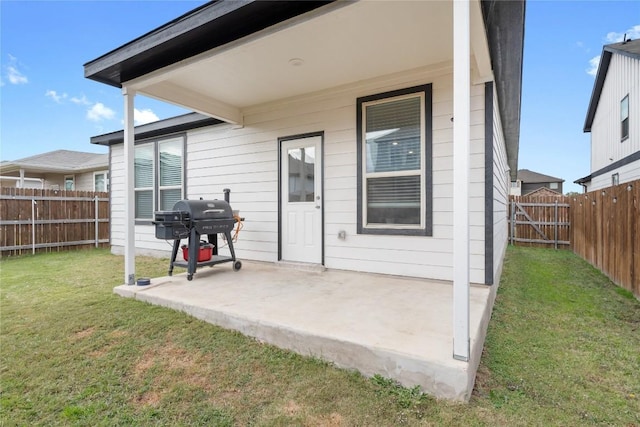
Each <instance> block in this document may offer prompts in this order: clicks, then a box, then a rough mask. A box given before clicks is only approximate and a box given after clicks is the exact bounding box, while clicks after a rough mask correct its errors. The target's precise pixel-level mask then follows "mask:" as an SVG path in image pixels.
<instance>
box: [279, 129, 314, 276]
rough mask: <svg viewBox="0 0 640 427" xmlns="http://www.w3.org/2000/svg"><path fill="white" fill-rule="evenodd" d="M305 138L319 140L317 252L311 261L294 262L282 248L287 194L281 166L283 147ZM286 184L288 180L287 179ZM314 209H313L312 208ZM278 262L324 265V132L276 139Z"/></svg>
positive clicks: (283, 169)
mask: <svg viewBox="0 0 640 427" xmlns="http://www.w3.org/2000/svg"><path fill="white" fill-rule="evenodd" d="M307 138H319V139H320V141H319V143H318V146H319V151H320V153H319V155H318V154H316V156H317V163H316V168H315V174H314V175H315V193H316V198H317V197H318V196H319V199H318V200H316V201H315V202H314V203H315V204H316V206H319V208H318V214H319V215H320V220H319V222H320V226H319V227H316V228H317V229H314V231H315V236H316V237H317V239H318V242H319V243H318V244H319V247H318V250H317V253H315V254H314V256H313V260H311V261H309V260H296V259H287V258H291V257H287V256H286V254H285V252H286V251H285V250H283V248H284V240H283V239H284V236H285V232H284V231H285V230H284V227H285V226H287V222H286V219H285V218H284V216H283V215H284V214H285V209H284V203H285V201H287V200H288V199H287V197H288V193H285V187H284V184H285V182H284V180H283V173H284V171H285V165H283V146H286V145H287V144H288V143H290V142H292V141H300V140H303V139H307ZM287 182H288V179H287ZM314 209H315V207H314ZM278 261H291V262H307V263H309V262H310V263H312V264H318V265H324V132H313V133H305V134H299V135H291V136H286V137H282V138H278Z"/></svg>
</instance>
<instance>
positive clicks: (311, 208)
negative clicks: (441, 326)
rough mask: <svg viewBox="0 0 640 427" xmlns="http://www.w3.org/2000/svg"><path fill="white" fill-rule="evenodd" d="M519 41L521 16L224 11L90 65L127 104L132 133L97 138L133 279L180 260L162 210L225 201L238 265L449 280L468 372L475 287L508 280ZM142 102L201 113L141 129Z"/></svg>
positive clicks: (368, 5) (488, 9) (400, 10)
mask: <svg viewBox="0 0 640 427" xmlns="http://www.w3.org/2000/svg"><path fill="white" fill-rule="evenodd" d="M247 16H252V17H256V16H259V17H260V19H264V22H257V23H256V22H253V21H251V20H246V17H247ZM223 18H224V19H223ZM523 30H524V3H522V2H499V1H495V2H494V1H483V2H481V1H477V0H471V1H469V2H447V1H445V2H406V3H395V2H369V1H361V2H326V3H322V4H320V3H314V2H284V3H275V2H245V3H239V2H226V1H221V2H212V3H209V4H207V5H204V6H202V7H201V8H198V9H196V10H194V11H193V12H190V13H189V14H187V15H185V16H183V17H181V18H180V19H177V20H175V21H172V22H171V23H169V24H167V25H165V26H163V27H161V28H159V29H157V30H155V31H152V32H151V33H149V34H147V35H145V36H142V37H141V38H139V39H136V40H134V41H132V42H130V43H128V44H127V45H125V46H123V47H121V48H118V49H116V50H114V51H112V52H109V53H108V54H106V55H104V56H102V57H100V58H98V59H96V60H94V61H92V62H90V63H88V64H85V75H86V76H87V77H88V78H91V79H94V80H97V81H100V82H103V83H107V84H110V85H113V86H116V87H121V88H122V91H123V96H124V102H125V129H124V131H122V132H116V133H113V134H107V135H101V136H96V137H94V138H92V142H93V143H97V144H104V145H109V146H110V153H111V190H112V199H111V200H112V204H111V206H112V207H111V209H112V212H111V221H112V222H111V233H112V234H111V243H112V250H113V251H114V252H116V253H124V254H125V264H126V271H125V282H126V283H129V284H133V279H134V275H135V270H134V264H133V262H132V261H133V257H134V253H139V254H156V253H161V254H164V255H167V254H168V253H169V251H170V249H171V247H170V245H168V244H167V242H166V241H163V240H158V239H156V238H155V236H154V226H153V225H152V223H151V220H152V218H151V213H152V212H153V211H155V210H163V209H171V204H172V203H173V202H174V201H175V200H179V199H180V198H189V199H195V198H200V197H202V198H204V199H212V198H222V195H223V189H225V188H229V189H230V190H231V205H232V207H233V209H235V210H239V211H240V212H241V216H242V217H244V218H246V222H245V223H244V228H243V230H242V233H241V237H240V240H239V241H238V243H237V244H236V245H235V250H236V254H237V256H238V257H239V258H241V259H251V260H260V261H267V262H278V261H289V262H305V263H312V264H318V265H323V266H324V267H326V268H329V269H344V270H354V271H361V272H372V273H383V274H394V275H403V276H411V277H422V278H429V279H437V280H445V281H452V282H453V290H454V300H455V302H454V305H455V307H454V324H455V330H456V336H455V337H454V358H456V359H460V360H468V357H469V354H468V351H469V350H468V288H469V285H470V283H476V284H488V285H490V284H493V283H494V282H497V281H498V279H499V275H500V270H501V266H502V259H503V256H504V253H505V248H506V244H507V221H506V215H507V214H506V210H507V199H508V193H509V183H510V181H511V180H512V179H514V178H515V172H516V170H517V153H518V137H519V119H520V88H521V72H522V46H523ZM231 33H232V34H231ZM223 35H224V37H223ZM203 38H205V39H206V40H208V42H209V43H210V45H207V46H205V47H201V48H200V49H202V50H200V51H195V50H194V51H187V50H188V49H187V48H186V46H191V47H192V46H195V45H196V43H194V40H200V41H202V40H203ZM218 39H220V40H218ZM191 47H190V48H189V49H191ZM193 49H196V48H195V47H194V48H193ZM506 51H508V52H509V54H508V55H505V54H504V52H506ZM507 56H508V58H507ZM136 93H141V94H145V95H148V96H152V97H155V98H158V99H163V100H166V101H167V102H172V103H175V104H178V105H182V106H184V107H187V108H190V109H192V110H193V111H196V112H197V113H193V114H189V115H186V116H181V117H176V118H173V119H169V120H167V121H162V122H157V123H153V124H149V125H145V126H140V127H138V128H136V129H135V130H134V127H133V122H132V111H133V97H134V96H135V94H136ZM400 150H402V151H400ZM169 156H171V159H173V160H171V161H169V160H167V158H169ZM176 156H177V157H176ZM303 158H304V159H305V162H304V163H305V167H304V168H300V170H303V169H304V171H305V172H304V173H305V175H307V178H306V181H307V182H305V187H304V188H301V187H300V186H298V187H296V189H293V188H290V186H291V187H292V186H293V185H294V183H297V184H300V180H299V179H298V178H299V176H298V178H296V176H297V175H295V171H294V173H288V172H289V169H296V167H294V166H291V165H293V164H295V163H296V162H295V161H293V160H297V161H298V163H299V161H300V160H301V159H303ZM163 159H164V160H163ZM176 159H178V160H177V161H175V160H176ZM292 159H293V160H292ZM163 162H164V163H163ZM143 164H144V165H147V166H141V165H143ZM135 165H137V169H136V166H135ZM150 165H152V166H150ZM163 165H164V166H163ZM144 167H147V168H148V169H147V170H148V171H152V170H153V171H155V172H153V173H148V174H142V173H141V172H140V171H141V170H142V169H143V168H144ZM149 168H151V169H149ZM159 168H165V171H166V176H167V177H168V176H172V177H173V181H171V180H170V179H168V178H167V182H164V183H162V182H159V181H161V180H162V179H163V178H161V177H162V176H165V175H164V173H163V172H161V171H158V170H159ZM136 170H137V173H138V174H137V175H136ZM310 170H314V173H313V176H312V177H311V174H310V173H309V171H310ZM141 174H142V175H144V177H142V175H141ZM153 176H155V177H156V178H155V181H154V179H153V178H152V177H153ZM143 181H144V182H143ZM168 181H171V182H168ZM292 194H296V195H292ZM299 194H304V195H303V196H299ZM298 197H302V198H303V199H304V201H302V200H300V199H298ZM296 201H297V202H300V203H294V202H296ZM465 299H466V300H465ZM465 301H466V302H465ZM465 316H466V317H465ZM465 322H466V325H465ZM465 327H466V329H465Z"/></svg>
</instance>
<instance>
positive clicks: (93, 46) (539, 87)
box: [0, 0, 640, 192]
mask: <svg viewBox="0 0 640 427" xmlns="http://www.w3.org/2000/svg"><path fill="white" fill-rule="evenodd" d="M203 3H204V2H203V1H25V0H22V1H11V0H0V159H2V160H15V159H19V158H23V157H27V156H31V155H34V154H39V153H43V152H46V151H51V150H56V149H68V150H77V151H90V152H106V148H105V147H100V146H94V145H91V144H90V143H89V138H90V137H91V136H94V135H99V134H102V133H106V132H111V131H114V130H119V129H122V117H123V114H122V96H121V94H120V91H119V90H118V89H116V88H114V87H111V86H106V85H104V84H100V83H97V82H94V81H91V80H88V79H85V78H84V76H83V71H84V70H83V64H84V63H86V62H88V61H91V60H93V59H95V58H97V57H98V56H100V55H102V54H104V53H106V52H108V51H110V50H112V49H115V48H117V47H119V46H121V45H122V44H124V43H126V42H128V41H130V40H133V39H134V38H136V37H139V36H141V35H143V34H144V33H146V32H148V31H150V30H152V29H154V28H156V27H158V26H160V25H162V24H164V23H166V22H168V21H170V20H172V19H174V18H176V17H178V16H179V15H181V14H183V13H185V12H187V11H189V10H191V9H193V8H195V7H197V6H199V5H201V4H203ZM624 33H627V34H628V35H629V36H631V37H632V38H634V39H636V38H640V2H638V1H540V0H529V1H528V2H527V11H526V26H525V52H524V70H523V93H522V122H521V132H520V155H519V168H520V169H530V170H534V171H536V172H540V173H544V174H547V175H552V176H555V177H559V178H562V179H565V180H566V182H565V188H564V189H565V192H566V191H580V188H579V186H576V185H575V184H573V183H572V182H573V181H574V180H575V179H577V178H580V177H583V176H585V175H588V174H589V172H590V171H589V162H590V147H589V134H584V133H583V132H582V127H583V124H584V118H585V115H586V110H587V106H588V103H589V99H590V97H591V91H592V89H593V82H594V74H595V70H594V63H595V66H597V60H594V58H596V57H598V56H599V55H600V53H601V51H602V46H603V45H604V44H608V43H613V42H615V41H618V40H620V39H621V37H622V35H623V34H624ZM594 61H596V62H594ZM136 108H137V110H139V111H137V112H136V119H137V122H138V123H143V122H148V121H153V120H157V119H164V118H167V117H171V116H174V115H177V114H182V113H185V112H186V111H185V110H183V109H180V108H178V107H174V106H171V105H169V104H166V103H162V102H157V101H154V100H152V99H148V98H144V97H136Z"/></svg>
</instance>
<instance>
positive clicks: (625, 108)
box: [620, 95, 629, 120]
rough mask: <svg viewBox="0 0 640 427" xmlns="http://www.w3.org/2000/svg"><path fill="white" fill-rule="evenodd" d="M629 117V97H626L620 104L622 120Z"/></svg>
mask: <svg viewBox="0 0 640 427" xmlns="http://www.w3.org/2000/svg"><path fill="white" fill-rule="evenodd" d="M628 117H629V95H627V96H625V97H624V99H623V100H622V102H620V120H624V119H626V118H628Z"/></svg>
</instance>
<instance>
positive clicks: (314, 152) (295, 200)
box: [280, 136, 323, 264]
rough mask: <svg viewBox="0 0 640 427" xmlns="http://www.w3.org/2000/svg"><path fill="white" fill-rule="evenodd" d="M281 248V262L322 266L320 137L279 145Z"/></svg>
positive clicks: (295, 140)
mask: <svg viewBox="0 0 640 427" xmlns="http://www.w3.org/2000/svg"><path fill="white" fill-rule="evenodd" d="M281 144H282V145H281V150H280V153H281V154H280V155H281V159H280V162H281V163H280V164H281V165H282V168H281V171H282V172H281V173H282V176H281V177H280V183H281V195H282V198H281V200H282V205H281V207H280V210H281V214H282V226H281V233H282V235H281V236H280V239H281V248H282V259H283V260H284V261H294V262H309V263H316V264H320V263H322V211H323V209H322V137H321V136H311V137H307V138H300V139H293V140H288V141H282V143H281Z"/></svg>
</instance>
